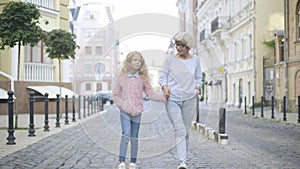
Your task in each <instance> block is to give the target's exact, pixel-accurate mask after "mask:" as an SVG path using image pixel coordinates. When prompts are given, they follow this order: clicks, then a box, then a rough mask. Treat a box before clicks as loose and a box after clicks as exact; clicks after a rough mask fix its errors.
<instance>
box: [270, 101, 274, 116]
mask: <svg viewBox="0 0 300 169" xmlns="http://www.w3.org/2000/svg"><path fill="white" fill-rule="evenodd" d="M271 119H274V96H272V100H271Z"/></svg>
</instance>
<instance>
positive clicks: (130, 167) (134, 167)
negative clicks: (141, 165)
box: [129, 163, 137, 169]
mask: <svg viewBox="0 0 300 169" xmlns="http://www.w3.org/2000/svg"><path fill="white" fill-rule="evenodd" d="M129 169H137V166H136V165H135V164H134V163H130V164H129Z"/></svg>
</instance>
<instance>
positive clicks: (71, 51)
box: [44, 29, 79, 95]
mask: <svg viewBox="0 0 300 169" xmlns="http://www.w3.org/2000/svg"><path fill="white" fill-rule="evenodd" d="M44 43H45V46H46V47H47V49H46V53H48V57H49V58H51V59H58V61H59V83H60V82H61V60H65V59H74V58H75V50H76V48H79V46H78V45H77V44H76V35H75V34H71V33H70V32H67V31H65V30H62V29H54V30H52V31H50V32H48V33H47V34H46V36H45V37H44ZM60 95H61V92H60Z"/></svg>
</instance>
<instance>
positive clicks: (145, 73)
mask: <svg viewBox="0 0 300 169" xmlns="http://www.w3.org/2000/svg"><path fill="white" fill-rule="evenodd" d="M134 56H139V57H140V58H141V60H142V63H141V67H140V69H139V75H140V76H141V78H142V79H144V81H146V80H148V79H149V75H148V68H147V65H146V63H145V60H144V58H143V56H142V54H141V53H140V52H137V51H132V52H129V53H128V54H127V56H126V59H125V60H124V66H123V68H122V70H121V74H127V73H128V72H129V67H130V63H131V61H132V59H133V57H134Z"/></svg>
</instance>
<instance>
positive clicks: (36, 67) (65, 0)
mask: <svg viewBox="0 0 300 169" xmlns="http://www.w3.org/2000/svg"><path fill="white" fill-rule="evenodd" d="M10 1H12V0H1V1H0V12H2V9H3V7H4V6H5V5H6V4H7V3H9V2H10ZM23 1H24V2H28V3H33V4H35V5H36V6H37V7H38V9H39V11H40V13H41V16H42V17H41V20H40V26H41V28H42V29H43V30H45V31H51V30H52V29H64V30H67V31H69V9H68V5H69V0H42V1H37V0H23ZM45 20H47V21H48V23H49V24H48V25H46V24H44V23H45V22H44V21H45ZM20 52H21V56H20V74H19V75H20V76H19V77H20V78H19V81H17V65H18V64H17V62H18V60H17V58H18V56H17V53H18V49H17V47H14V48H12V49H11V48H7V49H6V50H0V88H1V89H2V90H1V91H2V92H0V93H1V98H2V99H4V100H5V98H6V97H7V91H8V90H12V91H14V93H15V97H16V98H17V100H16V102H15V103H16V104H17V105H16V109H17V111H18V112H20V113H26V112H28V92H29V91H35V92H36V93H37V94H40V95H44V93H41V92H47V90H44V91H41V90H35V89H32V88H30V87H29V86H45V85H53V86H58V85H59V70H58V61H57V60H51V59H49V58H48V57H47V54H46V53H45V46H44V45H43V43H42V42H40V43H38V44H37V45H36V46H34V47H30V46H25V47H23V46H22V47H21V51H20ZM62 85H63V86H64V87H66V88H69V89H72V84H70V83H64V84H62ZM48 92H49V91H48ZM5 95H6V96H5ZM51 96H52V95H51ZM1 106H4V107H1ZM0 110H1V112H0V113H5V112H6V110H7V108H6V105H3V104H0ZM36 112H43V110H42V109H39V108H37V109H36Z"/></svg>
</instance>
